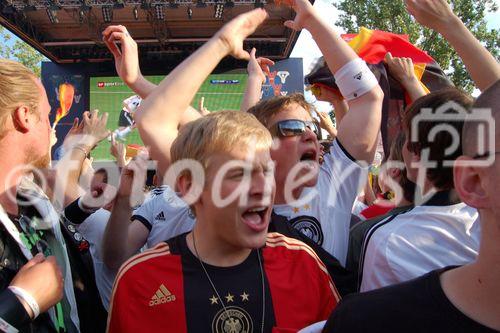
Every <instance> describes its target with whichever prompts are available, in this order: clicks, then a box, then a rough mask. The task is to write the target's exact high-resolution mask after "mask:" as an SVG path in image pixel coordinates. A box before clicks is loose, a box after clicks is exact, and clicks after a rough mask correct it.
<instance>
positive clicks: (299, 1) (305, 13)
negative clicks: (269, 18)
mask: <svg viewBox="0 0 500 333" xmlns="http://www.w3.org/2000/svg"><path fill="white" fill-rule="evenodd" d="M278 4H283V5H287V6H290V7H292V8H293V10H294V11H295V13H296V16H295V19H294V20H293V21H292V20H288V21H285V23H284V24H285V26H286V27H287V28H290V29H293V30H296V31H300V30H302V29H303V28H306V29H307V26H306V25H307V23H309V21H310V18H311V16H313V15H315V13H316V11H315V9H314V8H313V6H312V4H311V3H310V2H309V1H308V0H282V1H279V2H278Z"/></svg>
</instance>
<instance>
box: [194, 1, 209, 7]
mask: <svg viewBox="0 0 500 333" xmlns="http://www.w3.org/2000/svg"><path fill="white" fill-rule="evenodd" d="M206 6H207V4H206V3H205V2H204V1H203V0H196V8H205V7H206Z"/></svg>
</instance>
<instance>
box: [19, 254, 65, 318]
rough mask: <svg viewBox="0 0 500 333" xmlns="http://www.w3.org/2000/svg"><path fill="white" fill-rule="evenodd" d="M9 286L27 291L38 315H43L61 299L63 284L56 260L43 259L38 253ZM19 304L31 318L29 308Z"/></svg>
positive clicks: (51, 258)
mask: <svg viewBox="0 0 500 333" xmlns="http://www.w3.org/2000/svg"><path fill="white" fill-rule="evenodd" d="M10 286H14V287H18V288H22V289H24V290H25V291H27V292H28V293H29V294H30V295H31V296H32V297H33V298H34V299H35V301H36V302H37V304H38V307H39V308H40V313H44V312H46V311H47V310H48V309H49V308H50V307H52V306H54V305H55V304H56V303H57V302H59V301H60V300H61V298H62V297H63V287H64V282H63V276H62V273H61V269H60V268H59V266H58V265H57V262H56V258H55V257H52V256H51V257H47V258H45V257H44V256H43V254H41V253H39V254H37V255H36V256H35V257H33V258H32V259H31V260H30V261H28V262H27V263H26V264H25V265H24V266H23V267H21V269H20V270H19V272H17V274H16V276H14V279H12V282H11V283H10ZM21 303H23V305H24V307H25V308H26V310H27V311H28V313H29V314H30V316H31V317H33V313H32V312H31V309H30V307H29V306H28V305H27V304H24V302H21Z"/></svg>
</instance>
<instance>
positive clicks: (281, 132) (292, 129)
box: [269, 119, 321, 140]
mask: <svg viewBox="0 0 500 333" xmlns="http://www.w3.org/2000/svg"><path fill="white" fill-rule="evenodd" d="M307 129H310V130H311V131H313V132H314V134H316V137H317V138H318V140H320V139H321V132H320V130H319V128H318V125H317V124H316V123H315V122H313V121H303V120H298V119H287V120H282V121H278V122H277V123H276V124H274V125H273V126H271V128H269V132H271V135H272V136H273V137H290V136H299V135H302V134H304V133H305V131H306V130H307Z"/></svg>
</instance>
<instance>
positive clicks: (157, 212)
mask: <svg viewBox="0 0 500 333" xmlns="http://www.w3.org/2000/svg"><path fill="white" fill-rule="evenodd" d="M131 219H132V220H138V221H139V222H141V223H142V224H144V226H145V227H146V228H148V230H149V236H148V239H147V242H146V246H147V247H148V248H151V247H153V246H155V245H156V244H158V243H160V242H164V241H166V240H168V239H170V238H172V237H175V236H177V235H180V234H182V233H185V232H188V231H191V230H192V229H193V226H194V223H195V216H194V214H193V212H192V211H191V209H190V208H189V206H188V205H187V204H186V202H185V201H184V200H182V199H181V198H180V197H179V196H178V195H177V194H176V193H175V192H174V191H172V189H171V188H170V187H169V186H166V185H164V186H161V187H158V188H155V189H154V190H152V191H151V193H150V198H148V199H147V200H146V201H145V202H144V203H143V204H142V205H141V206H140V207H139V208H137V209H136V210H135V211H134V213H133V215H132V218H131Z"/></svg>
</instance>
